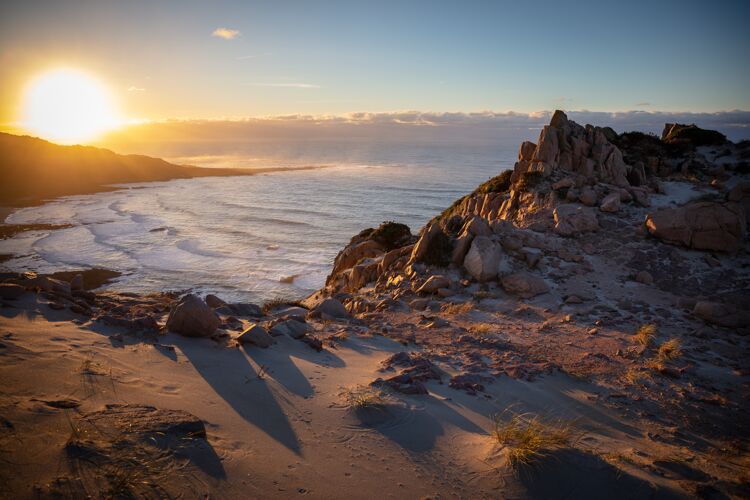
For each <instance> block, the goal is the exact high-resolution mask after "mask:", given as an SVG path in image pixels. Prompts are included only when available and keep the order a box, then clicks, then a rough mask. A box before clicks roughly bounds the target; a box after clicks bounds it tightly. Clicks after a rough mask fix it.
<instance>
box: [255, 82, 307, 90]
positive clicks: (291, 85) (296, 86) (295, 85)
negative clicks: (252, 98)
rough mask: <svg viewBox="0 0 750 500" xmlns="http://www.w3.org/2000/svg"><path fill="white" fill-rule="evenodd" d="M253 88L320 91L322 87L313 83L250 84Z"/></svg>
mask: <svg viewBox="0 0 750 500" xmlns="http://www.w3.org/2000/svg"><path fill="white" fill-rule="evenodd" d="M248 85H250V86H252V87H281V88H290V89H319V88H320V85H314V84H312V83H249V84H248Z"/></svg>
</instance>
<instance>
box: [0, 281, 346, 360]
mask: <svg viewBox="0 0 750 500" xmlns="http://www.w3.org/2000/svg"><path fill="white" fill-rule="evenodd" d="M86 275H87V272H86V271H82V272H81V273H80V274H73V275H71V278H70V281H64V280H61V279H56V278H53V277H51V276H46V275H39V274H36V273H21V274H18V273H5V274H3V275H1V276H0V301H2V303H7V304H12V303H13V302H14V301H16V300H18V299H21V298H22V297H23V295H24V294H26V293H33V294H36V296H37V297H38V298H40V299H42V303H43V304H45V305H46V306H48V307H49V308H50V309H53V310H63V309H68V310H70V311H71V312H73V313H75V314H77V315H80V316H82V317H83V318H86V319H88V320H91V321H94V322H99V323H102V324H105V325H109V326H115V327H121V328H125V329H127V330H128V331H130V332H132V333H143V334H152V335H158V334H162V333H165V332H167V331H169V332H174V333H177V334H179V335H183V336H186V337H206V338H212V339H214V340H221V339H225V338H230V337H231V338H233V339H234V340H236V342H237V343H238V344H241V345H246V344H251V345H254V346H257V347H263V348H265V347H269V346H271V345H273V344H274V343H276V341H275V340H274V338H275V337H279V336H282V335H285V336H288V337H291V338H293V339H295V340H300V341H302V342H304V343H305V344H307V345H308V346H310V347H311V348H313V349H315V350H318V351H320V350H322V349H323V343H322V341H321V340H320V339H319V338H318V337H316V336H315V335H314V328H313V327H312V325H311V324H310V323H309V322H308V319H313V318H314V319H316V320H324V321H337V320H347V319H350V318H351V316H350V314H349V313H348V311H347V310H346V308H345V307H344V305H343V304H342V303H341V302H339V301H338V300H336V299H333V298H325V297H321V298H320V300H319V301H317V302H315V303H312V305H311V306H309V308H308V307H305V306H303V305H302V304H291V303H287V302H285V301H279V303H278V304H276V305H272V306H270V307H267V308H261V307H260V306H258V305H256V304H252V303H227V302H225V301H223V300H222V299H220V298H219V297H217V296H215V295H210V294H209V295H207V296H206V297H205V299H203V298H201V297H199V296H197V295H195V294H192V293H187V294H184V295H180V294H179V293H175V292H163V293H154V294H146V295H137V294H131V293H123V292H119V293H118V292H111V291H97V292H94V291H92V290H87V289H85V287H84V280H85V276H86ZM230 332H236V333H234V334H232V333H230Z"/></svg>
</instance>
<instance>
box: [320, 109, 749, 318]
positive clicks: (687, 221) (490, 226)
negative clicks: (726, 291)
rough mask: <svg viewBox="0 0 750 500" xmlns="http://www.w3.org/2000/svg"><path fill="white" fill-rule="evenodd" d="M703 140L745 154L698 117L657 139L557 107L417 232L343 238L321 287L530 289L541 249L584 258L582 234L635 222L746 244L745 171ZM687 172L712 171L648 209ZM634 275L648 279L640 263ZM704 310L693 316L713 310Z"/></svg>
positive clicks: (635, 229) (639, 230)
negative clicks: (697, 192) (698, 195)
mask: <svg viewBox="0 0 750 500" xmlns="http://www.w3.org/2000/svg"><path fill="white" fill-rule="evenodd" d="M704 132H705V133H704ZM691 141H694V143H692V142H691ZM706 144H711V145H717V146H720V147H726V148H734V149H733V150H732V151H734V152H735V153H736V152H737V151H739V156H743V155H746V153H747V151H745V149H747V147H746V146H747V145H744V146H743V147H744V148H745V149H742V150H739V149H738V148H739V147H738V146H735V145H733V144H731V143H728V142H727V141H726V138H724V137H723V136H721V134H718V135H717V134H716V133H711V131H702V129H698V128H697V127H695V126H684V125H676V124H668V125H667V127H666V128H665V132H664V136H663V138H662V139H659V138H657V137H654V136H649V135H646V134H639V133H628V134H622V135H618V134H617V133H615V132H614V131H613V130H612V129H610V128H606V127H604V128H601V127H594V126H591V125H587V126H585V127H583V126H581V125H578V124H577V123H575V122H573V121H571V120H568V118H567V116H566V115H565V114H564V113H563V112H561V111H556V112H555V113H554V115H553V117H552V119H551V122H550V124H549V125H547V126H545V127H544V128H543V130H542V132H541V134H540V137H539V141H538V143H537V144H534V143H531V142H524V143H523V144H521V146H520V148H519V153H518V161H517V162H516V164H515V166H514V169H513V170H512V171H509V172H504V173H503V174H501V175H500V176H498V177H496V178H493V179H490V180H489V181H488V182H487V183H485V184H483V185H482V186H480V187H479V188H478V189H477V190H476V191H474V192H473V193H471V194H469V195H467V196H465V197H463V198H461V199H459V200H457V201H456V202H455V203H454V204H453V205H452V206H451V207H450V208H449V209H447V210H446V211H445V212H443V213H442V214H441V215H440V216H438V217H436V218H434V219H433V220H432V221H430V222H429V223H428V224H427V225H426V226H425V227H424V228H423V229H422V230H421V232H420V233H419V235H418V236H412V235H411V233H410V231H409V230H408V228H406V227H405V226H401V225H399V226H398V227H397V228H396V227H395V225H394V224H395V223H392V222H388V223H384V224H383V225H381V226H380V227H379V228H377V229H370V230H366V231H363V232H362V233H361V234H359V235H357V236H355V237H354V238H352V240H351V242H350V243H349V244H348V245H347V246H346V247H345V248H344V249H343V250H342V251H341V252H340V253H339V255H338V256H337V257H336V261H335V263H334V267H333V271H332V272H331V274H330V276H329V277H328V279H327V281H326V288H325V289H324V291H323V293H324V294H326V295H330V296H335V297H338V298H340V299H342V301H343V302H344V303H345V304H346V305H347V307H348V308H349V310H350V312H352V313H363V312H371V311H378V310H381V309H384V308H398V307H402V305H400V304H398V303H395V304H394V303H390V302H389V301H396V302H398V300H399V299H400V298H401V297H406V296H408V295H410V294H417V295H422V296H433V297H437V298H440V299H446V298H448V297H451V296H453V295H455V294H457V293H461V292H462V291H463V290H465V289H466V287H471V286H473V285H472V284H477V283H478V284H487V283H491V284H496V285H497V286H499V287H501V288H502V289H503V290H504V291H505V292H507V293H509V294H512V295H514V296H517V297H520V298H523V299H530V298H533V297H535V296H538V295H542V294H545V293H547V292H549V291H550V290H552V289H553V288H554V282H555V281H556V278H559V276H556V275H555V272H549V271H550V269H549V266H547V265H545V264H546V263H548V262H550V258H552V259H554V260H557V259H559V260H562V261H566V262H579V263H580V262H582V263H584V265H585V261H586V259H585V255H586V254H587V253H591V252H592V251H593V250H592V249H593V245H592V242H593V243H596V240H595V239H594V240H592V238H589V237H588V235H596V234H597V233H598V232H601V231H602V228H603V227H606V228H607V231H608V232H609V231H610V229H611V228H613V227H620V226H624V227H632V230H631V233H632V235H631V236H630V237H631V238H638V239H641V240H643V239H644V238H646V237H647V236H651V237H653V238H654V239H655V240H658V241H660V242H661V243H665V244H668V245H676V246H681V247H684V248H687V249H691V250H699V251H711V252H723V253H727V254H737V252H740V251H743V252H744V251H746V243H747V225H748V215H749V214H748V209H750V182H747V181H746V180H743V179H742V177H743V174H742V168H744V167H742V163H741V162H736V161H735V162H734V163H731V162H730V163H726V164H725V165H722V166H721V167H720V168H717V167H716V165H715V163H714V162H712V161H709V160H708V159H707V158H706V157H705V156H704V155H702V154H701V153H700V152H699V150H698V149H697V147H698V146H704V145H706ZM618 145H619V146H618ZM621 147H622V148H624V149H621ZM686 157H688V158H689V160H690V161H689V164H688V165H686ZM626 159H627V161H626ZM628 162H632V163H628ZM730 174H733V175H731V177H732V180H731V182H730V184H731V185H728V184H727V182H728V179H729V177H730ZM696 176H698V177H701V178H703V179H708V178H711V179H712V180H711V181H710V182H706V185H707V186H710V189H711V190H712V191H711V192H709V193H708V194H706V195H704V196H703V198H704V199H701V200H698V201H689V202H687V203H685V204H683V205H682V206H667V207H664V206H663V204H662V205H658V206H657V207H655V208H652V198H653V197H654V196H656V195H661V194H663V193H664V192H665V189H664V185H663V182H664V181H666V180H672V179H678V180H680V181H682V182H695V180H694V178H695V177H696ZM717 179H720V180H721V182H720V183H717V182H714V181H716V180H717ZM384 232H390V233H397V234H398V235H399V236H398V237H397V238H393V239H392V240H391V243H390V244H389V245H384V244H383V243H382V242H381V241H378V240H377V239H375V238H373V237H372V235H373V234H380V233H384ZM607 238H608V235H607V234H603V235H602V236H600V237H599V239H600V240H606V239H607ZM654 244H657V243H656V242H655V243H654ZM558 274H559V273H558ZM646 274H648V273H646ZM638 281H640V282H642V283H653V278H651V279H649V276H646V275H645V274H643V273H642V274H641V275H640V278H639V280H638ZM361 290H375V291H376V292H382V291H390V299H386V300H381V301H380V302H378V303H377V304H372V303H368V302H367V300H366V299H365V298H364V295H363V294H362V293H360V291H361ZM365 295H366V294H365ZM577 298H578V297H572V298H571V301H573V300H574V299H577ZM416 303H421V302H416V301H411V304H413V305H414V304H416ZM727 307H729V306H727ZM714 309H716V308H714ZM705 310H706V309H703V310H702V311H704V312H700V311H696V312H695V314H696V316H697V317H701V318H703V319H706V320H709V321H711V320H712V318H713V316H711V317H710V318H709V315H707V314H705ZM738 314H739V316H741V317H742V318H744V316H743V315H742V313H741V312H739V313H738ZM733 324H734V322H733Z"/></svg>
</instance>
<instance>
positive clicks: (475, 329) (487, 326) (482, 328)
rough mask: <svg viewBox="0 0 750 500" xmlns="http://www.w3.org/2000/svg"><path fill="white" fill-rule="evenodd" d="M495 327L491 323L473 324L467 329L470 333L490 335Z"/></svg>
mask: <svg viewBox="0 0 750 500" xmlns="http://www.w3.org/2000/svg"><path fill="white" fill-rule="evenodd" d="M496 329H497V327H496V326H495V325H493V324H491V323H475V324H473V325H471V326H470V327H469V330H470V331H471V332H472V333H479V334H487V333H492V332H494V331H495V330H496Z"/></svg>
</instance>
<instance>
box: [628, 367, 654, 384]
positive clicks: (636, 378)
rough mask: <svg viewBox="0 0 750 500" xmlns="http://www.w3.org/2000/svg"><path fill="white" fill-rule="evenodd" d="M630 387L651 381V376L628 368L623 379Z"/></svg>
mask: <svg viewBox="0 0 750 500" xmlns="http://www.w3.org/2000/svg"><path fill="white" fill-rule="evenodd" d="M623 378H624V379H625V380H626V381H627V382H628V383H629V384H630V385H634V384H638V383H641V382H645V381H650V380H653V378H654V377H653V375H652V374H651V373H649V372H647V371H645V370H643V369H640V368H630V369H629V370H628V371H627V372H626V373H625V375H624V377H623Z"/></svg>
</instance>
